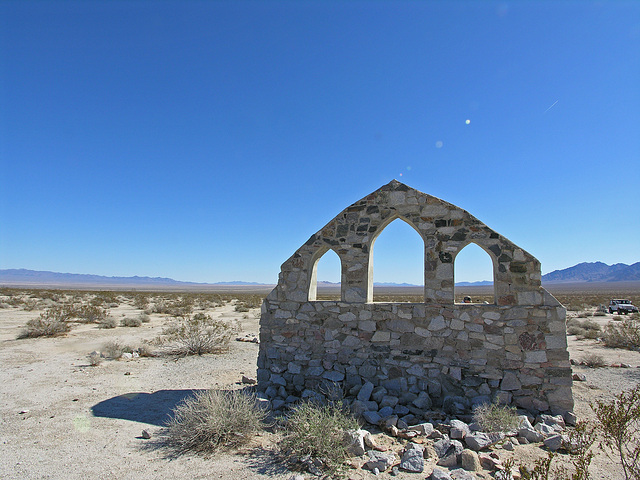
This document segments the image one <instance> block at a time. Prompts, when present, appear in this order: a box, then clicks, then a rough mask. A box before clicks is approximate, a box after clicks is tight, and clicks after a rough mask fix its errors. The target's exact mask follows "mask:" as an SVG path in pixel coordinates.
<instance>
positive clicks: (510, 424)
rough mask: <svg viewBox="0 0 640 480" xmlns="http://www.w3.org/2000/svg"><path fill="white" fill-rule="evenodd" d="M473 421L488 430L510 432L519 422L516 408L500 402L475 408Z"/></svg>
mask: <svg viewBox="0 0 640 480" xmlns="http://www.w3.org/2000/svg"><path fill="white" fill-rule="evenodd" d="M473 421H474V422H476V423H478V424H479V425H480V426H481V427H482V428H483V431H486V432H509V431H511V430H514V429H516V428H518V424H519V420H518V413H517V411H516V408H515V407H511V406H507V405H500V404H498V403H491V404H487V403H485V404H482V405H478V406H477V407H476V408H475V409H474V410H473Z"/></svg>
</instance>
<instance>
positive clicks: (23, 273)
mask: <svg viewBox="0 0 640 480" xmlns="http://www.w3.org/2000/svg"><path fill="white" fill-rule="evenodd" d="M633 281H640V262H636V263H634V264H633V265H626V264H624V263H616V264H615V265H607V264H606V263H602V262H591V263H587V262H585V263H579V264H578V265H574V266H573V267H569V268H565V269H564V270H554V271H553V272H550V273H547V274H546V275H543V276H542V282H543V283H545V284H554V283H583V282H585V283H586V282H605V283H610V282H633ZM491 284H492V282H490V281H486V280H485V281H480V282H458V283H456V286H459V287H469V286H483V285H491ZM0 285H97V286H100V285H110V286H117V285H127V286H142V285H147V286H168V287H171V286H175V287H179V286H206V285H221V286H224V285H227V286H242V285H247V286H250V285H253V286H256V285H266V284H264V283H257V282H243V281H233V282H217V283H196V282H181V281H178V280H174V279H172V278H164V277H138V276H134V277H107V276H103V275H87V274H80V273H57V272H46V271H37V270H26V269H24V268H20V269H8V270H0ZM339 285H340V284H339V283H332V282H322V281H320V282H318V286H320V287H332V286H335V287H337V286H339ZM374 285H375V286H377V287H415V286H417V285H412V284H410V283H393V282H382V283H374Z"/></svg>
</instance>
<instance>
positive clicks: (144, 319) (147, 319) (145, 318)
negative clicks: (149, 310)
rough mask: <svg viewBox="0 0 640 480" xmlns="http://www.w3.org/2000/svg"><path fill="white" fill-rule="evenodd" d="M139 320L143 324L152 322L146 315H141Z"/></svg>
mask: <svg viewBox="0 0 640 480" xmlns="http://www.w3.org/2000/svg"><path fill="white" fill-rule="evenodd" d="M138 318H139V319H140V322H142V323H149V322H150V321H151V317H150V316H149V315H148V314H146V313H141V314H140V315H139V316H138Z"/></svg>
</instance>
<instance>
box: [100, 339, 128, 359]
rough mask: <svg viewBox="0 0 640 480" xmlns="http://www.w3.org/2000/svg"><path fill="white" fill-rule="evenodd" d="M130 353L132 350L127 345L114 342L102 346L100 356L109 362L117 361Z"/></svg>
mask: <svg viewBox="0 0 640 480" xmlns="http://www.w3.org/2000/svg"><path fill="white" fill-rule="evenodd" d="M125 352H127V353H132V352H133V349H132V348H131V347H129V346H127V345H122V344H121V343H120V342H117V341H115V340H113V341H111V342H107V343H105V344H104V345H103V346H102V354H103V355H104V356H105V357H106V358H109V359H111V360H117V359H119V358H121V357H122V354H123V353H125Z"/></svg>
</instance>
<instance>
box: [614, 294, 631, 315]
mask: <svg viewBox="0 0 640 480" xmlns="http://www.w3.org/2000/svg"><path fill="white" fill-rule="evenodd" d="M637 312H638V307H636V306H635V305H634V304H632V303H631V300H624V299H620V298H617V299H614V300H611V301H610V302H609V313H617V314H618V315H620V314H627V313H637Z"/></svg>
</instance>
